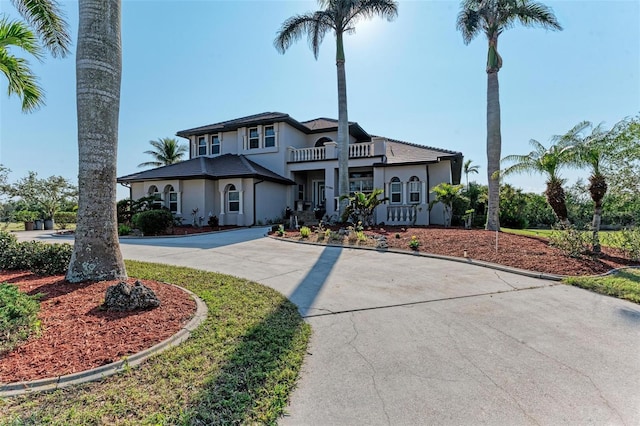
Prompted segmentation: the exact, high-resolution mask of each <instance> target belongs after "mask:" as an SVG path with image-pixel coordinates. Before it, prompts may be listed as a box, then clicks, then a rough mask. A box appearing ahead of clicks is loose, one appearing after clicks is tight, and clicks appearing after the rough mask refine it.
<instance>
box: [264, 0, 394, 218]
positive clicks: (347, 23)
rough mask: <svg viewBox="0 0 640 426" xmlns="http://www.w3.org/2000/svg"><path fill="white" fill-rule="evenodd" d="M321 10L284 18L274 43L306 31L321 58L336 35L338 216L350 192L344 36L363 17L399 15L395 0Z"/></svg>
mask: <svg viewBox="0 0 640 426" xmlns="http://www.w3.org/2000/svg"><path fill="white" fill-rule="evenodd" d="M318 4H319V5H320V7H321V8H322V10H318V11H316V12H308V13H305V14H302V15H295V16H292V17H291V18H289V19H287V20H286V21H284V23H283V24H282V26H281V27H280V30H279V31H278V34H277V36H276V39H275V40H274V45H275V47H276V49H277V50H278V51H279V52H280V53H283V54H284V53H285V52H286V50H287V49H288V48H289V47H290V46H291V45H292V44H293V43H294V42H296V41H298V40H299V39H300V38H302V37H303V36H304V35H306V36H307V40H308V43H309V47H310V48H311V50H312V51H313V56H314V57H315V58H316V59H318V53H319V49H320V44H321V43H322V40H323V39H324V36H325V35H326V34H327V33H328V32H330V31H332V32H333V33H334V35H335V37H336V68H337V76H338V192H339V194H338V195H339V197H340V200H341V202H340V208H339V212H338V213H339V216H340V215H342V212H343V211H344V209H345V207H346V205H347V203H348V202H349V201H348V195H349V118H348V114H347V78H346V75H345V55H344V44H343V37H344V35H345V34H351V33H353V32H355V25H356V23H357V22H358V21H359V20H361V19H369V18H372V17H374V16H380V17H382V18H386V19H387V21H392V20H393V19H394V18H395V17H396V16H397V15H398V3H397V2H396V1H394V0H318Z"/></svg>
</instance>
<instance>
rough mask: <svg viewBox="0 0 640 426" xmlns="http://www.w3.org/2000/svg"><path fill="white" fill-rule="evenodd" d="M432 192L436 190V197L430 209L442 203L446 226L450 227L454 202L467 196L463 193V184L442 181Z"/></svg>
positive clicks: (430, 203)
mask: <svg viewBox="0 0 640 426" xmlns="http://www.w3.org/2000/svg"><path fill="white" fill-rule="evenodd" d="M431 191H432V192H435V194H436V198H435V199H434V200H432V201H431V202H429V210H431V209H432V208H433V206H435V205H436V204H438V203H442V206H443V209H444V226H445V228H448V227H449V226H451V217H452V216H453V203H454V202H455V201H456V200H458V199H461V198H465V197H464V196H463V195H461V193H460V191H462V185H451V184H450V183H446V182H442V183H440V184H438V185H436V186H434V187H433V188H431Z"/></svg>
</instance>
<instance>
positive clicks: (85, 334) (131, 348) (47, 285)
mask: <svg viewBox="0 0 640 426" xmlns="http://www.w3.org/2000/svg"><path fill="white" fill-rule="evenodd" d="M140 281H141V282H142V283H143V284H144V285H146V286H147V287H149V288H151V289H152V290H153V291H154V292H155V293H156V295H157V296H158V297H159V298H160V301H161V305H160V306H159V307H158V308H155V309H150V310H144V311H135V312H112V311H104V310H101V308H100V306H101V305H102V303H103V301H104V295H105V291H106V289H107V287H108V286H110V285H114V284H117V281H101V282H86V283H80V284H71V283H68V282H66V281H65V280H64V276H50V277H40V276H36V275H33V274H31V273H29V272H16V271H0V282H9V283H13V284H15V285H17V286H18V288H19V289H20V291H23V292H25V293H28V294H38V293H43V294H44V296H43V297H42V298H41V299H40V313H39V315H38V317H39V319H40V321H41V325H42V332H41V334H40V336H38V337H36V338H31V339H29V340H27V341H26V342H25V343H23V344H22V345H20V346H18V347H17V348H16V349H14V350H13V351H11V352H9V353H6V354H4V355H2V356H0V383H12V382H17V381H25V380H35V379H42V378H47V377H55V376H61V375H66V374H71V373H76V372H79V371H84V370H88V369H91V368H95V367H99V366H101V365H104V364H109V363H111V362H114V361H119V360H120V359H122V357H124V356H127V355H132V354H135V353H137V352H140V351H142V350H144V349H147V348H150V347H151V346H153V345H155V344H156V343H159V342H161V341H163V340H165V339H167V338H169V337H171V336H172V335H174V334H175V333H177V332H178V331H179V330H180V329H181V328H182V327H183V326H184V325H185V324H186V323H187V322H188V321H189V320H190V319H191V318H192V317H193V315H194V314H195V310H196V305H195V302H194V300H193V299H192V298H191V296H190V295H189V294H187V293H186V292H184V291H182V290H181V289H179V288H177V287H174V286H171V285H167V284H163V283H159V282H155V281H147V280H140ZM129 282H130V283H131V284H133V282H135V279H130V280H129Z"/></svg>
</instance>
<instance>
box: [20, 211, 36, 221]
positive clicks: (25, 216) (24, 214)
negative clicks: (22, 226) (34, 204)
mask: <svg viewBox="0 0 640 426" xmlns="http://www.w3.org/2000/svg"><path fill="white" fill-rule="evenodd" d="M39 217H40V213H38V212H33V211H29V210H20V211H19V212H16V214H15V216H14V218H15V220H16V221H18V222H33V221H34V220H36V219H38V218H39Z"/></svg>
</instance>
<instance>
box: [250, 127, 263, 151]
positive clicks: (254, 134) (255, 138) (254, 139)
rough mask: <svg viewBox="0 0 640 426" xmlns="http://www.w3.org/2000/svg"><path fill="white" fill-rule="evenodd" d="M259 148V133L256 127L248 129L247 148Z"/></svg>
mask: <svg viewBox="0 0 640 426" xmlns="http://www.w3.org/2000/svg"><path fill="white" fill-rule="evenodd" d="M257 148H260V134H259V133H258V128H257V127H252V128H250V129H249V149H257Z"/></svg>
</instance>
